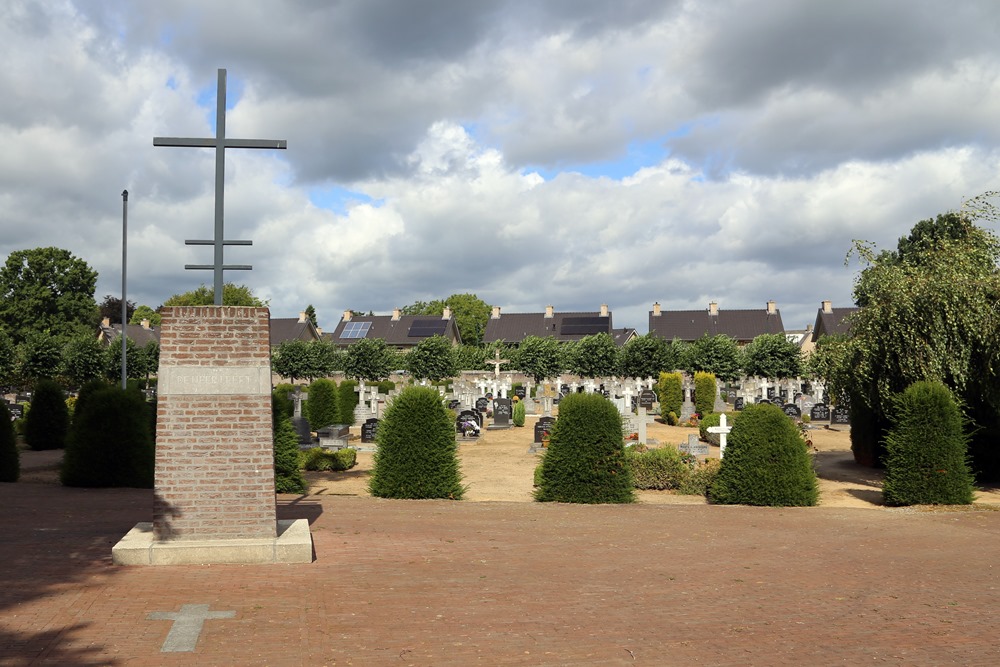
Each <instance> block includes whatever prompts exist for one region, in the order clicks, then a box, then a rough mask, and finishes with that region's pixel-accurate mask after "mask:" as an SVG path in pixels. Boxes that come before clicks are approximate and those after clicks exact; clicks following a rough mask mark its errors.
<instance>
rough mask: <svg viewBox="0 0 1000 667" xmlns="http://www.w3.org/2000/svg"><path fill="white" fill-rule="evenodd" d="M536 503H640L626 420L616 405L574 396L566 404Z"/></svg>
mask: <svg viewBox="0 0 1000 667" xmlns="http://www.w3.org/2000/svg"><path fill="white" fill-rule="evenodd" d="M535 500H538V501H542V502H549V501H554V502H562V503H631V502H634V501H635V492H634V490H633V486H632V475H631V473H630V469H629V466H628V464H627V463H626V461H625V446H624V443H623V440H622V419H621V415H620V414H619V413H618V409H617V408H616V407H615V406H614V404H612V403H611V401H609V400H608V399H606V398H604V397H603V396H601V395H600V394H570V395H569V396H567V397H566V398H564V399H562V401H560V403H559V418H558V419H556V423H555V425H554V426H553V428H552V436H551V439H550V441H549V447H548V450H547V451H546V453H545V458H544V459H543V460H542V473H541V480H540V484H539V485H538V489H536V491H535Z"/></svg>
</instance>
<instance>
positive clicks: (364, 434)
mask: <svg viewBox="0 0 1000 667" xmlns="http://www.w3.org/2000/svg"><path fill="white" fill-rule="evenodd" d="M378 424H379V420H378V419H375V418H374V417H372V418H371V419H366V420H365V423H364V424H362V425H361V442H366V443H367V442H375V435H376V434H377V433H378Z"/></svg>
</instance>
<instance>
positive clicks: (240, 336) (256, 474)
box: [153, 306, 276, 541]
mask: <svg viewBox="0 0 1000 667" xmlns="http://www.w3.org/2000/svg"><path fill="white" fill-rule="evenodd" d="M269 317H270V315H269V311H268V309H267V308H244V307H237V306H190V307H189V306H184V307H168V308H164V309H163V312H162V325H161V330H160V332H161V333H160V368H159V380H158V386H157V389H158V403H157V425H156V476H155V483H154V487H155V495H154V501H153V532H154V535H155V539H156V540H160V541H183V540H209V539H211V540H219V539H273V538H275V535H276V516H275V507H276V505H275V495H274V455H273V445H272V431H271V429H272V426H271V360H270V331H269Z"/></svg>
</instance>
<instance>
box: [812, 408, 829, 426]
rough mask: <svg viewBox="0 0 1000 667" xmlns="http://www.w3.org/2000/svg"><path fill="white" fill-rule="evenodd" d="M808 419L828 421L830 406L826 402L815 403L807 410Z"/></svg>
mask: <svg viewBox="0 0 1000 667" xmlns="http://www.w3.org/2000/svg"><path fill="white" fill-rule="evenodd" d="M809 419H810V420H812V421H814V422H828V421H830V406H829V405H827V404H826V403H817V404H816V405H814V406H812V409H811V410H809Z"/></svg>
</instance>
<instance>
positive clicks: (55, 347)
mask: <svg viewBox="0 0 1000 667" xmlns="http://www.w3.org/2000/svg"><path fill="white" fill-rule="evenodd" d="M17 358H18V375H19V376H20V377H21V379H22V380H23V381H24V382H26V383H28V384H30V383H32V382H34V381H35V380H39V379H43V378H53V377H55V376H56V375H58V373H59V365H60V363H61V361H62V350H61V348H60V346H59V343H58V341H56V339H55V338H53V337H52V336H49V335H47V334H44V333H41V332H38V331H30V332H28V334H27V335H26V336H25V339H24V342H23V343H21V345H19V346H18V349H17Z"/></svg>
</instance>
